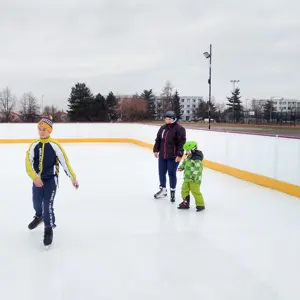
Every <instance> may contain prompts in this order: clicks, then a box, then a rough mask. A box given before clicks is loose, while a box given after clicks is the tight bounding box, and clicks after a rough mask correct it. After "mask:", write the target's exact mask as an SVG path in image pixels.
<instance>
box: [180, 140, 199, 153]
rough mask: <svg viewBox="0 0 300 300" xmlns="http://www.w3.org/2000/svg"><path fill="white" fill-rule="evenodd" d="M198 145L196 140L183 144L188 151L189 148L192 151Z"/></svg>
mask: <svg viewBox="0 0 300 300" xmlns="http://www.w3.org/2000/svg"><path fill="white" fill-rule="evenodd" d="M197 147H198V145H197V142H194V141H188V142H186V143H185V144H184V145H183V149H184V150H185V151H187V150H190V151H192V150H194V149H196V148H197Z"/></svg>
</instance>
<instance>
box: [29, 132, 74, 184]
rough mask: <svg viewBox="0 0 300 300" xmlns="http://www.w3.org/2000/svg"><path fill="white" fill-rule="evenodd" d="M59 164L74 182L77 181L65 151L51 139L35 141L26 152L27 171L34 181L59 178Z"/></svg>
mask: <svg viewBox="0 0 300 300" xmlns="http://www.w3.org/2000/svg"><path fill="white" fill-rule="evenodd" d="M59 164H61V165H62V167H63V169H64V171H65V173H66V174H67V175H68V176H69V177H70V178H71V179H72V180H73V179H76V175H75V173H74V171H73V170H72V168H71V166H70V163H69V159H68V157H67V155H66V153H65V151H64V149H63V148H62V146H61V145H60V144H59V143H58V142H57V141H55V140H53V139H52V138H51V137H49V138H47V139H38V140H36V141H34V142H33V143H32V144H31V145H30V146H29V149H28V150H27V152H26V171H27V173H28V175H29V176H30V178H31V179H32V180H35V179H36V178H37V177H38V176H39V177H40V178H41V179H43V180H47V179H51V178H54V177H58V174H59Z"/></svg>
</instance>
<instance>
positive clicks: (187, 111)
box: [180, 96, 203, 121]
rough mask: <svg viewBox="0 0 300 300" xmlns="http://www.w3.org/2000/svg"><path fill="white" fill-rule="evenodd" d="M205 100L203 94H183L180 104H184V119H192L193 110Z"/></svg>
mask: <svg viewBox="0 0 300 300" xmlns="http://www.w3.org/2000/svg"><path fill="white" fill-rule="evenodd" d="M201 100H203V97H202V96H182V97H180V104H181V105H182V111H183V115H182V120H183V121H192V120H193V117H194V116H193V111H194V110H195V109H196V108H197V107H198V106H199V102H200V101H201Z"/></svg>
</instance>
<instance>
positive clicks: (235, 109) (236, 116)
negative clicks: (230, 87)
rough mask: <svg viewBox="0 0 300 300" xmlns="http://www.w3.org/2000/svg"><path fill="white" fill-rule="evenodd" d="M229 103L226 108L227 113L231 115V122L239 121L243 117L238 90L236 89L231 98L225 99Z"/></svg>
mask: <svg viewBox="0 0 300 300" xmlns="http://www.w3.org/2000/svg"><path fill="white" fill-rule="evenodd" d="M227 100H228V102H229V103H226V105H227V106H228V112H230V113H231V114H232V120H234V121H235V122H238V121H240V119H241V118H242V116H243V110H244V109H243V105H242V101H241V96H240V89H239V88H236V89H235V90H234V91H233V92H232V95H231V97H227Z"/></svg>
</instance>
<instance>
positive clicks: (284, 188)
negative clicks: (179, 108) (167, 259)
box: [0, 138, 300, 197]
mask: <svg viewBox="0 0 300 300" xmlns="http://www.w3.org/2000/svg"><path fill="white" fill-rule="evenodd" d="M35 140H36V139H0V144H27V143H28V144H30V143H32V142H34V141H35ZM55 140H57V141H58V142H60V143H128V144H134V145H138V146H141V147H144V148H148V149H151V150H152V149H153V145H152V144H150V143H146V142H143V141H140V140H137V139H130V138H58V139H55ZM203 163H204V166H205V167H207V168H209V169H212V170H214V171H218V172H221V173H224V174H227V175H230V176H233V177H236V178H239V179H241V180H245V181H249V182H252V183H254V184H257V185H260V186H263V187H267V188H270V189H273V190H276V191H279V192H282V193H285V194H288V195H291V196H295V197H300V187H299V186H297V185H294V184H290V183H287V182H284V181H279V180H276V179H273V178H270V177H266V176H263V175H258V174H255V173H251V172H248V171H244V170H240V169H236V168H233V167H229V166H226V165H223V164H220V163H216V162H212V161H209V160H204V161H203Z"/></svg>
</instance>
